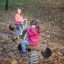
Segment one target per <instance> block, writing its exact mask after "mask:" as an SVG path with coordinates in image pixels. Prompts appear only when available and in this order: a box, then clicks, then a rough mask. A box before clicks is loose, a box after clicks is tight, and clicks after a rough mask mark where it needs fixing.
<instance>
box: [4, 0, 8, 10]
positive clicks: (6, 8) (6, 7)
mask: <svg viewBox="0 0 64 64" xmlns="http://www.w3.org/2000/svg"><path fill="white" fill-rule="evenodd" d="M5 10H8V0H6V3H5Z"/></svg>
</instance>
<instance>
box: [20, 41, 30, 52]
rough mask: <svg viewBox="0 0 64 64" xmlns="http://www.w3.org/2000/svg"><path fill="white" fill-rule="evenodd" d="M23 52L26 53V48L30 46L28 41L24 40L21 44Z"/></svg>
mask: <svg viewBox="0 0 64 64" xmlns="http://www.w3.org/2000/svg"><path fill="white" fill-rule="evenodd" d="M20 44H21V47H22V52H26V46H28V45H30V44H29V42H28V40H23V41H22V42H21V43H20Z"/></svg>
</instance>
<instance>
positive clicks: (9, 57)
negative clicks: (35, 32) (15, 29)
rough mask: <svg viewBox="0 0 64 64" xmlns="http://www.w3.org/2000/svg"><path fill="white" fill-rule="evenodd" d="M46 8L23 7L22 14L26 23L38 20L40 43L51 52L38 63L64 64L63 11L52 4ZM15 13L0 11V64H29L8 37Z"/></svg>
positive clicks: (43, 6) (13, 11) (42, 6)
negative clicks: (44, 43)
mask: <svg viewBox="0 0 64 64" xmlns="http://www.w3.org/2000/svg"><path fill="white" fill-rule="evenodd" d="M39 3H41V2H39ZM47 6H48V7H47ZM47 6H46V5H40V6H39V5H36V6H33V5H31V4H29V5H27V6H25V5H23V6H22V7H23V14H24V17H25V18H27V19H28V22H30V21H31V20H32V19H34V18H35V19H38V23H39V26H40V29H41V38H42V40H41V42H42V43H43V42H47V45H48V46H49V47H50V48H51V50H52V55H51V56H50V58H49V59H41V60H40V62H39V63H40V64H64V18H63V17H64V9H63V8H62V7H61V6H53V4H51V6H50V5H49V4H48V5H47ZM28 9H30V10H28ZM11 11H12V12H11ZM15 12H16V10H14V9H9V11H4V10H3V9H1V10H0V64H29V63H28V57H27V56H25V57H21V55H20V54H19V51H18V50H17V45H18V44H17V43H15V42H12V40H11V39H10V38H9V37H8V36H9V32H10V31H9V29H8V26H9V24H14V15H15ZM47 60H48V61H47Z"/></svg>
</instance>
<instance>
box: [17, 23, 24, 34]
mask: <svg viewBox="0 0 64 64" xmlns="http://www.w3.org/2000/svg"><path fill="white" fill-rule="evenodd" d="M16 27H17V28H18V30H19V35H22V32H23V25H22V24H16Z"/></svg>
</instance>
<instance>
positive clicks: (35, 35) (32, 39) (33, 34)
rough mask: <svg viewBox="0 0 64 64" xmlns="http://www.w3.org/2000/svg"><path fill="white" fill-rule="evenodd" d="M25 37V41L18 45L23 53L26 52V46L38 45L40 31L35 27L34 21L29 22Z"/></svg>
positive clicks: (35, 22)
mask: <svg viewBox="0 0 64 64" xmlns="http://www.w3.org/2000/svg"><path fill="white" fill-rule="evenodd" d="M27 36H28V37H27V40H23V41H22V42H21V43H20V44H21V47H22V52H23V53H25V52H26V46H27V45H32V46H37V45H39V44H40V29H39V27H37V21H36V20H33V21H31V23H30V28H28V29H27Z"/></svg>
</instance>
